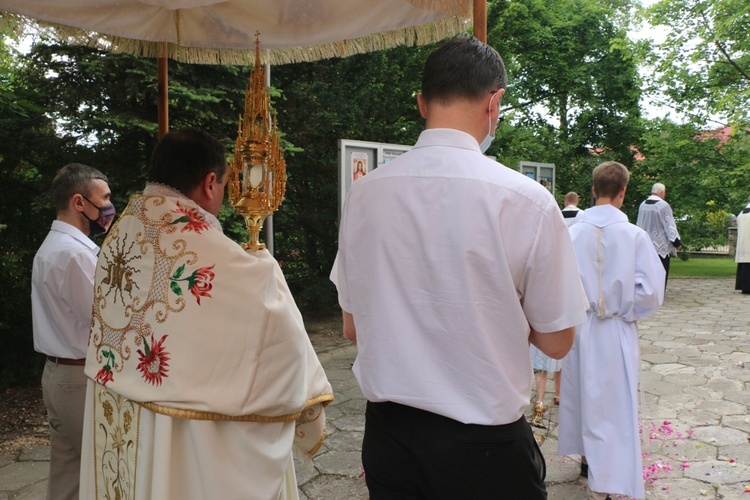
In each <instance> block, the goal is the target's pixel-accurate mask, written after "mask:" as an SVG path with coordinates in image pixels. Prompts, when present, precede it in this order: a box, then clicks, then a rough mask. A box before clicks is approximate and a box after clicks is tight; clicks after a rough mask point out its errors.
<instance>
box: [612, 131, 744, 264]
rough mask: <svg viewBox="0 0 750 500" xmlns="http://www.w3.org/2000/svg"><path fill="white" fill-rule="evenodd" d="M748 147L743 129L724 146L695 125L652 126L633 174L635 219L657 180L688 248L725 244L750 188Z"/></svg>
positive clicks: (631, 194)
mask: <svg viewBox="0 0 750 500" xmlns="http://www.w3.org/2000/svg"><path fill="white" fill-rule="evenodd" d="M749 149H750V140H749V138H748V136H747V134H746V133H744V131H742V130H739V131H735V132H734V133H733V134H732V135H731V136H729V137H728V139H727V140H726V142H724V140H723V139H722V138H721V137H720V136H718V135H716V134H715V133H714V134H712V133H706V132H704V131H701V130H700V129H699V128H698V127H697V126H696V125H694V124H675V123H672V122H671V121H669V120H663V119H662V120H654V121H652V122H650V123H649V124H648V126H647V129H646V133H645V134H644V140H643V143H642V146H641V152H642V153H643V155H644V159H643V160H641V161H639V162H637V164H636V167H635V168H634V169H633V171H632V174H633V175H632V177H631V181H630V185H629V187H628V194H629V196H628V197H627V198H626V202H629V204H628V206H627V207H626V211H627V212H628V213H629V215H630V218H631V220H635V217H636V216H637V213H638V211H637V205H638V203H640V202H641V201H642V200H643V199H644V198H645V197H646V196H647V195H648V194H649V193H650V192H651V191H650V190H651V186H652V185H653V183H654V182H661V183H663V184H665V185H666V186H667V199H668V201H669V203H670V204H671V205H672V209H673V212H674V214H675V217H676V218H677V219H678V220H680V222H678V229H679V230H680V233H681V236H682V240H683V243H684V244H685V246H686V247H688V248H691V249H693V250H699V249H700V248H702V247H705V246H711V245H716V244H724V243H725V242H726V237H727V231H726V228H727V218H728V216H729V214H732V213H737V212H738V211H739V209H740V207H741V206H742V201H743V200H744V198H745V197H746V196H747V194H746V193H745V191H747V190H748V189H747V186H749V185H750V169H749V168H748V160H747V158H748V156H747V153H748V151H749Z"/></svg>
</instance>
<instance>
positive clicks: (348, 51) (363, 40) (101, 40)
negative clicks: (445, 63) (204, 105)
mask: <svg viewBox="0 0 750 500" xmlns="http://www.w3.org/2000/svg"><path fill="white" fill-rule="evenodd" d="M409 1H410V2H411V3H413V4H414V5H416V6H422V7H424V6H429V7H430V8H433V9H435V10H438V11H448V12H450V11H451V10H450V9H453V10H452V12H456V10H455V9H456V8H457V7H456V6H465V5H467V4H469V3H470V2H466V1H465V0H409ZM0 17H3V18H8V19H6V21H11V22H8V23H7V24H8V25H9V26H13V22H17V23H22V24H38V25H40V26H48V27H51V28H53V29H54V30H55V31H56V34H57V37H58V38H59V39H60V40H62V41H64V42H67V43H70V44H72V45H83V46H87V47H92V48H96V49H100V50H105V51H109V52H114V53H128V54H133V55H136V56H140V57H153V58H156V57H163V56H164V55H165V54H166V56H167V57H169V58H170V59H173V60H175V61H179V62H184V63H192V64H219V65H243V66H253V65H254V64H255V54H254V50H252V49H247V50H241V49H210V48H195V47H180V46H178V45H176V44H173V43H164V42H149V41H143V40H134V39H131V38H123V37H117V36H110V35H105V34H101V33H95V32H91V31H85V30H82V29H80V28H73V27H70V26H64V25H57V24H52V23H42V22H39V23H37V22H36V21H32V20H29V19H26V18H24V17H23V16H19V15H17V14H12V13H8V12H0ZM470 29H471V14H470V13H469V15H468V16H451V17H447V18H445V19H442V20H440V21H435V22H432V23H428V24H423V25H420V26H411V27H407V28H401V29H397V30H393V31H386V32H382V33H374V34H371V35H367V36H363V37H359V38H354V39H350V40H343V41H339V42H332V43H326V44H320V45H311V46H308V47H294V48H286V49H270V50H269V51H265V50H264V51H263V54H262V61H263V63H267V62H270V63H271V64H272V65H280V64H289V63H298V62H310V61H317V60H320V59H330V58H333V57H347V56H351V55H355V54H363V53H366V52H372V51H377V50H384V49H390V48H394V47H398V46H416V45H426V44H429V43H434V42H438V41H440V40H444V39H446V38H450V37H452V36H456V35H458V34H461V33H465V32H467V31H468V30H470ZM267 59H270V60H267Z"/></svg>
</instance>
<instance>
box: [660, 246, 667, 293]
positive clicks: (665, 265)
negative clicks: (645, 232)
mask: <svg viewBox="0 0 750 500" xmlns="http://www.w3.org/2000/svg"><path fill="white" fill-rule="evenodd" d="M659 259H660V260H661V265H662V266H664V271H666V275H665V276H664V290H666V289H667V279H669V254H667V256H666V257H662V256H661V255H660V256H659Z"/></svg>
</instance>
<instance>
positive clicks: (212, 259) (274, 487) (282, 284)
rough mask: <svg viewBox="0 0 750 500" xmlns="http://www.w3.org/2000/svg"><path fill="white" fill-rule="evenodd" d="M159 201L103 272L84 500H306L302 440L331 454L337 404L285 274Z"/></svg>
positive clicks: (187, 207)
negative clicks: (328, 410)
mask: <svg viewBox="0 0 750 500" xmlns="http://www.w3.org/2000/svg"><path fill="white" fill-rule="evenodd" d="M145 193H146V194H154V193H158V194H159V195H154V196H150V195H136V196H133V197H132V198H131V200H130V203H129V205H128V207H127V208H126V209H125V211H124V212H123V214H122V216H121V218H120V219H119V220H118V221H117V222H116V223H115V224H114V226H113V227H112V229H111V230H110V233H109V235H108V237H107V238H106V240H105V241H104V243H103V245H102V251H101V253H100V256H99V260H98V264H97V270H96V278H95V290H94V310H93V322H92V330H91V335H90V340H89V347H88V354H87V363H86V375H87V376H88V377H89V378H90V379H91V380H90V381H89V394H88V399H87V409H86V412H87V413H86V421H85V426H84V452H83V453H84V462H83V465H82V474H81V491H82V494H83V492H84V491H85V492H87V493H88V494H89V495H90V498H103V497H111V498H115V497H117V498H196V499H198V498H240V497H241V498H259V499H260V498H265V499H268V498H296V497H297V490H296V482H295V480H294V467H293V463H292V460H291V451H292V442H293V441H294V443H295V445H297V446H299V447H300V448H299V449H301V450H302V451H303V452H304V453H305V454H307V455H308V456H312V455H313V454H314V453H315V452H316V451H317V449H318V448H319V447H320V445H321V444H322V442H323V439H324V434H325V413H324V410H323V406H324V405H325V404H327V403H328V402H330V401H331V400H333V395H332V390H331V386H330V384H329V383H328V381H327V379H326V377H325V374H324V373H323V369H322V367H321V365H320V362H319V360H318V358H317V356H316V354H315V352H314V350H313V348H312V345H311V344H310V341H309V338H308V336H307V334H306V332H305V329H304V325H303V322H302V317H301V315H300V313H299V311H298V309H297V307H296V305H295V303H294V299H293V298H292V296H291V294H290V292H289V289H288V287H287V284H286V281H285V280H284V277H283V275H282V272H281V269H280V268H279V266H278V264H277V262H276V261H275V260H274V259H273V257H272V256H271V255H270V254H269V253H268V252H267V251H259V252H255V253H247V252H245V251H244V250H242V248H241V247H240V246H239V245H237V244H236V243H234V242H233V241H231V240H230V239H229V238H227V237H226V236H224V235H223V234H222V232H221V230H220V226H219V224H218V221H217V220H215V218H212V216H211V215H210V214H208V213H206V212H205V211H203V210H202V209H201V208H200V207H198V206H197V205H196V204H195V203H194V202H193V201H191V200H190V199H188V198H186V197H183V196H181V195H179V193H177V192H174V191H172V190H171V189H169V188H167V187H163V186H160V187H152V186H149V187H147V190H146V191H145ZM166 195H169V196H166Z"/></svg>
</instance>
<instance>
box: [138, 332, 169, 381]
mask: <svg viewBox="0 0 750 500" xmlns="http://www.w3.org/2000/svg"><path fill="white" fill-rule="evenodd" d="M167 337H168V335H164V336H163V337H162V338H161V339H159V341H158V342H156V343H154V338H153V337H152V338H151V347H150V348H149V345H148V340H145V341H144V342H143V347H144V348H145V349H146V353H145V354H144V353H143V351H141V350H140V349H138V361H140V363H138V369H139V370H140V371H141V375H142V376H143V378H144V379H146V382H148V383H149V384H152V385H161V379H162V378H163V377H168V376H169V375H167V372H168V371H169V363H167V361H169V353H168V352H167V351H165V350H164V346H163V345H162V344H163V343H164V340H165V339H166V338H167Z"/></svg>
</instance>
